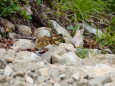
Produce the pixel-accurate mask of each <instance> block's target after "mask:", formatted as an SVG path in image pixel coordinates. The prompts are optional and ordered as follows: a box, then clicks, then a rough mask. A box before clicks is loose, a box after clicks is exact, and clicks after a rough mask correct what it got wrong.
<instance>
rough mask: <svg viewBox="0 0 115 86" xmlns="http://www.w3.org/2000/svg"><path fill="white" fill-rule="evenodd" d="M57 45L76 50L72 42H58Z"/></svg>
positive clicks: (68, 49)
mask: <svg viewBox="0 0 115 86" xmlns="http://www.w3.org/2000/svg"><path fill="white" fill-rule="evenodd" d="M59 47H62V48H65V49H66V50H67V51H73V52H75V51H76V49H75V48H74V46H73V45H72V44H67V43H60V44H59Z"/></svg>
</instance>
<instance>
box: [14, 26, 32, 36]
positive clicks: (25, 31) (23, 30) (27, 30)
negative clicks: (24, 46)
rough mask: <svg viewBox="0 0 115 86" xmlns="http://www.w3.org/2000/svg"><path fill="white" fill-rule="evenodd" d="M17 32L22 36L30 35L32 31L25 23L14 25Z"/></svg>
mask: <svg viewBox="0 0 115 86" xmlns="http://www.w3.org/2000/svg"><path fill="white" fill-rule="evenodd" d="M16 27H17V30H18V33H19V34H21V35H23V36H31V35H32V31H31V28H30V27H28V26H26V25H16Z"/></svg>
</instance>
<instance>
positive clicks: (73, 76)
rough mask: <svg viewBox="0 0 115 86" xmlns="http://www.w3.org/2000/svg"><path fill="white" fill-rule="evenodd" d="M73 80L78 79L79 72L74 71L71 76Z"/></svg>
mask: <svg viewBox="0 0 115 86" xmlns="http://www.w3.org/2000/svg"><path fill="white" fill-rule="evenodd" d="M71 77H72V78H73V79H74V80H76V81H77V80H79V79H80V74H79V73H75V74H73V75H72V76H71Z"/></svg>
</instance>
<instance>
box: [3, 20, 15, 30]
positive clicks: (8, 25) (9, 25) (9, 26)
mask: <svg viewBox="0 0 115 86" xmlns="http://www.w3.org/2000/svg"><path fill="white" fill-rule="evenodd" d="M1 23H2V24H3V26H4V27H5V28H7V31H8V32H12V31H14V30H15V26H14V24H12V23H11V22H10V21H8V20H6V19H2V21H1Z"/></svg>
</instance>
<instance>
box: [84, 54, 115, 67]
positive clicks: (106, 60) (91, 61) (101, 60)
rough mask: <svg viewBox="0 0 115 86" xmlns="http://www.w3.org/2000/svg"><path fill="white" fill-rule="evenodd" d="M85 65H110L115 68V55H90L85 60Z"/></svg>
mask: <svg viewBox="0 0 115 86" xmlns="http://www.w3.org/2000/svg"><path fill="white" fill-rule="evenodd" d="M92 57H93V58H92ZM83 64H84V65H96V64H108V65H111V66H114V65H115V55H114V54H98V55H90V56H89V58H84V59H83Z"/></svg>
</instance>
